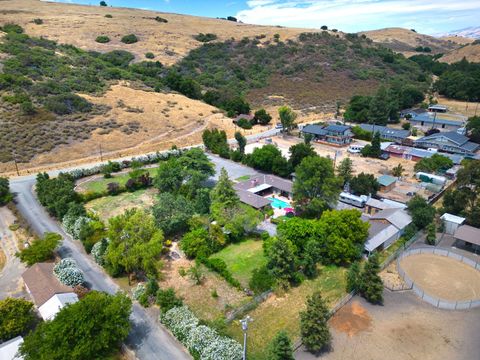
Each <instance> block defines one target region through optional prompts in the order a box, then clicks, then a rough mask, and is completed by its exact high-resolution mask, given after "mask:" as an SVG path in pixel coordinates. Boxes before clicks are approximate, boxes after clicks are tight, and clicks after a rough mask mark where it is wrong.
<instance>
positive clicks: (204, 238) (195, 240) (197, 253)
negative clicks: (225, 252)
mask: <svg viewBox="0 0 480 360" xmlns="http://www.w3.org/2000/svg"><path fill="white" fill-rule="evenodd" d="M180 248H181V249H182V251H183V252H184V253H185V255H186V256H187V257H188V258H190V259H194V258H196V257H203V258H206V257H208V256H210V255H211V254H212V253H214V252H215V251H218V250H219V248H218V247H213V246H212V244H211V242H210V236H209V233H208V231H207V230H206V229H204V228H197V229H193V230H191V231H190V232H188V233H186V234H185V235H184V236H183V238H182V240H181V241H180Z"/></svg>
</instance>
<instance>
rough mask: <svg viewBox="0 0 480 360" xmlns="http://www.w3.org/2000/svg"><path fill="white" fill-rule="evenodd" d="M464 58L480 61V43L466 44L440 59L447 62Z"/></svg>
mask: <svg viewBox="0 0 480 360" xmlns="http://www.w3.org/2000/svg"><path fill="white" fill-rule="evenodd" d="M463 58H466V59H467V60H468V61H471V62H480V44H478V43H477V44H469V45H465V46H463V47H461V48H459V49H456V50H453V51H451V52H449V53H447V54H445V55H444V56H442V57H441V58H440V59H439V60H440V61H443V62H447V63H454V62H457V61H460V60H462V59H463Z"/></svg>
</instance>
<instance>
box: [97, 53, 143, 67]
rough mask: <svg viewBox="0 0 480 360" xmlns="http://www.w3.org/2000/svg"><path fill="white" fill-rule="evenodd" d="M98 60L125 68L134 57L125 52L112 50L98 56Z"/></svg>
mask: <svg viewBox="0 0 480 360" xmlns="http://www.w3.org/2000/svg"><path fill="white" fill-rule="evenodd" d="M100 59H101V60H103V61H106V62H109V63H110V64H112V65H115V66H120V67H126V66H128V64H129V63H130V61H132V60H133V59H135V56H133V55H132V54H131V53H129V52H128V51H125V50H113V51H110V52H107V53H105V54H102V55H100Z"/></svg>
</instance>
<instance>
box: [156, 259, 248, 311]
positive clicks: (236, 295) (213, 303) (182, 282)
mask: <svg viewBox="0 0 480 360" xmlns="http://www.w3.org/2000/svg"><path fill="white" fill-rule="evenodd" d="M194 264H195V262H194V261H190V260H187V259H179V260H173V261H167V262H165V267H164V269H163V270H162V274H163V277H164V278H163V281H161V282H160V287H161V288H169V287H172V288H174V289H175V292H176V294H177V295H179V296H180V297H182V298H183V301H184V303H185V304H187V305H188V306H189V307H190V308H191V309H192V310H193V311H194V312H195V314H196V315H197V316H198V317H200V318H201V319H205V320H214V319H217V318H218V317H220V316H222V315H224V314H225V312H226V311H227V310H228V309H230V308H231V307H235V306H238V305H239V304H240V303H241V302H242V301H246V300H247V299H248V297H247V296H246V295H244V294H243V293H242V292H240V291H238V290H237V289H235V288H233V287H231V286H230V285H228V284H227V283H226V282H225V281H224V280H223V279H221V278H220V277H218V276H217V275H216V274H214V273H212V272H210V271H208V270H206V269H205V268H204V269H203V271H204V274H205V278H204V280H203V282H202V284H201V285H195V284H194V283H193V282H192V280H191V279H190V278H189V277H188V275H186V276H183V277H182V276H180V274H179V270H180V269H181V268H183V269H185V270H188V268H190V267H191V266H193V265H194ZM214 291H216V293H217V295H218V297H214V296H212V293H213V292H214Z"/></svg>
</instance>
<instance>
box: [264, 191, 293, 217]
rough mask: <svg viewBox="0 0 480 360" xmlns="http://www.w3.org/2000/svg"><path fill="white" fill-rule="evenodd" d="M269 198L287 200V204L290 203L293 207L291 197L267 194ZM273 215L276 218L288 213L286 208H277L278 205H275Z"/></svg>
mask: <svg viewBox="0 0 480 360" xmlns="http://www.w3.org/2000/svg"><path fill="white" fill-rule="evenodd" d="M266 198H267V199H278V200H280V201H283V202H285V203H286V204H289V205H290V207H293V206H292V201H291V200H290V199H289V198H286V197H284V196H278V195H273V194H271V195H268V196H266ZM272 208H273V217H274V218H277V217H280V216H284V215H285V214H286V213H285V209H279V208H276V207H273V206H272Z"/></svg>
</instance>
